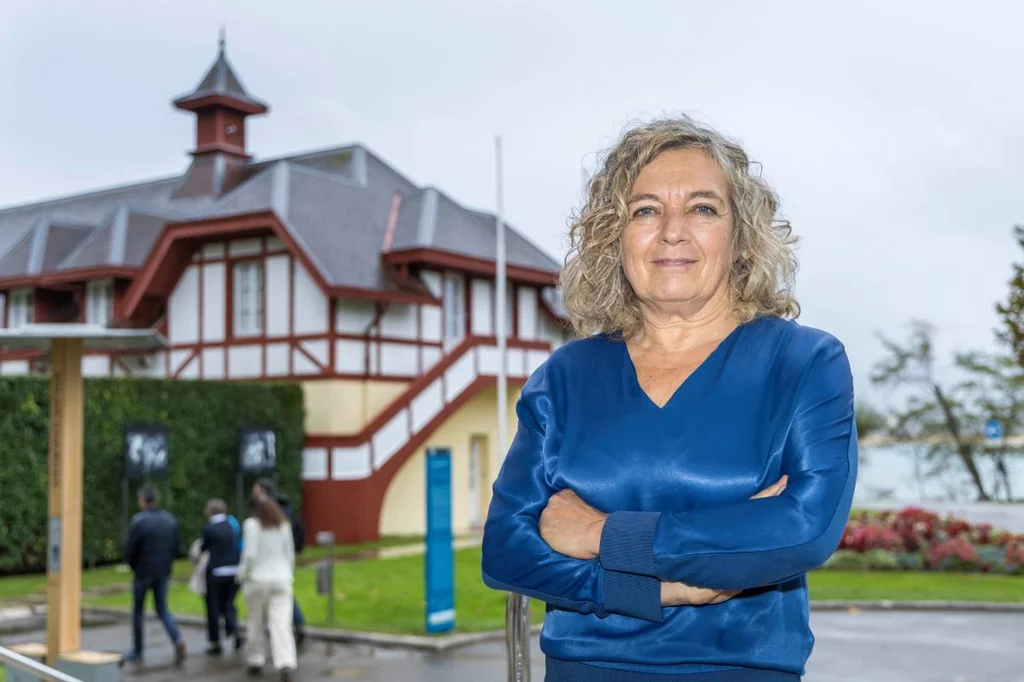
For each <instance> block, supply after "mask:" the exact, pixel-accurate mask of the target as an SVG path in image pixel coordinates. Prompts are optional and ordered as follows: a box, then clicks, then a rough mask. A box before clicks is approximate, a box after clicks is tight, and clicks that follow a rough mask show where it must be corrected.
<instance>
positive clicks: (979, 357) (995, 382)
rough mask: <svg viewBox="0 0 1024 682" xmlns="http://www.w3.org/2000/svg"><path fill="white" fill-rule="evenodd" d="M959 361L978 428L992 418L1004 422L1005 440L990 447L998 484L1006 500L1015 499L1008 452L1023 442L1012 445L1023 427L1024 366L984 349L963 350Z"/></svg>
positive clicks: (1017, 450) (963, 388) (1015, 451)
mask: <svg viewBox="0 0 1024 682" xmlns="http://www.w3.org/2000/svg"><path fill="white" fill-rule="evenodd" d="M956 364H957V367H959V368H960V369H961V370H963V371H964V373H965V374H966V376H967V378H966V380H965V381H964V382H963V383H961V384H960V386H959V390H960V392H961V393H962V394H963V395H964V397H965V400H966V402H967V405H969V406H970V408H971V413H972V414H971V417H972V419H973V420H974V421H975V422H976V426H977V428H979V429H980V428H981V424H983V423H984V422H986V421H988V420H989V419H998V420H999V421H1001V422H1002V423H1003V442H1004V443H1007V445H1004V446H1003V447H1001V448H1000V449H998V450H991V451H988V452H987V453H986V454H988V455H989V456H991V457H992V459H993V462H994V464H995V469H996V472H997V473H998V475H999V485H1001V487H1002V489H1003V490H1002V492H1003V495H1004V496H1005V498H1006V499H1007V500H1012V499H1013V489H1012V487H1011V484H1010V471H1009V467H1008V466H1007V460H1006V458H1007V456H1008V455H1012V454H1018V455H1019V454H1020V453H1021V449H1020V446H1010V445H1009V443H1010V442H1011V441H1010V439H1011V437H1012V436H1015V435H1017V434H1018V433H1020V431H1021V426H1022V422H1021V415H1022V411H1024V368H1022V367H1021V365H1020V362H1019V359H1018V358H1016V357H1012V356H995V355H986V354H982V353H960V354H958V355H957V357H956Z"/></svg>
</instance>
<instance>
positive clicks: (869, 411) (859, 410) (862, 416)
mask: <svg viewBox="0 0 1024 682" xmlns="http://www.w3.org/2000/svg"><path fill="white" fill-rule="evenodd" d="M854 412H855V414H856V417H857V438H864V437H865V436H869V435H871V434H873V433H878V432H880V431H885V427H886V419H885V415H884V414H882V413H881V412H879V411H878V410H877V409H875V408H874V407H873V406H872V405H869V404H868V403H863V402H862V403H858V404H857V407H856V409H855V410H854Z"/></svg>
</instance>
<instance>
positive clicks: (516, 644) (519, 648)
mask: <svg viewBox="0 0 1024 682" xmlns="http://www.w3.org/2000/svg"><path fill="white" fill-rule="evenodd" d="M494 151H495V161H496V164H497V167H496V171H497V174H496V179H497V190H498V196H497V215H498V222H497V226H496V227H497V230H496V232H497V244H496V252H497V253H496V257H495V260H496V262H497V266H496V268H495V274H494V280H495V287H494V289H495V294H494V309H495V314H494V318H495V319H494V327H495V336H497V337H498V447H497V452H500V453H501V456H502V458H504V456H505V452H506V451H507V448H508V424H507V422H508V386H507V371H508V367H507V366H506V352H505V350H506V346H507V343H506V337H507V334H506V332H505V329H506V327H507V324H506V322H505V320H506V319H507V315H508V310H506V307H507V306H506V301H507V299H506V294H505V290H506V287H505V221H504V216H503V213H504V204H503V202H504V197H503V193H502V174H501V136H500V135H499V136H498V137H496V138H495V140H494ZM505 655H506V657H507V663H508V681H509V682H530V600H529V599H527V598H526V597H524V596H523V595H520V594H515V593H514V592H510V593H509V595H508V598H507V600H506V602H505Z"/></svg>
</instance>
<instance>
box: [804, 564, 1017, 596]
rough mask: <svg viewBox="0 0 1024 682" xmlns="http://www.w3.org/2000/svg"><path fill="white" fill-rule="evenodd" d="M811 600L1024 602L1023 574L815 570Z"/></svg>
mask: <svg viewBox="0 0 1024 682" xmlns="http://www.w3.org/2000/svg"><path fill="white" fill-rule="evenodd" d="M808 582H809V584H810V593H811V600H812V601H814V600H832V599H837V600H877V599H892V600H904V601H907V600H910V601H914V600H936V601H993V602H1024V576H1014V575H990V574H984V573H920V572H912V571H899V572H895V571H839V570H834V571H833V570H829V571H814V572H813V573H811V574H810V576H809V578H808Z"/></svg>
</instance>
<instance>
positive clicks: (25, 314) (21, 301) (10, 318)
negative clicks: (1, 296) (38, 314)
mask: <svg viewBox="0 0 1024 682" xmlns="http://www.w3.org/2000/svg"><path fill="white" fill-rule="evenodd" d="M32 293H33V292H32V289H12V290H11V296H10V301H9V302H8V310H7V326H8V327H10V328H11V329H17V328H18V327H21V326H23V325H26V324H32V322H33V321H34V319H35V316H34V314H33V311H34V310H35V307H34V306H35V303H34V300H33V295H32Z"/></svg>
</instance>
